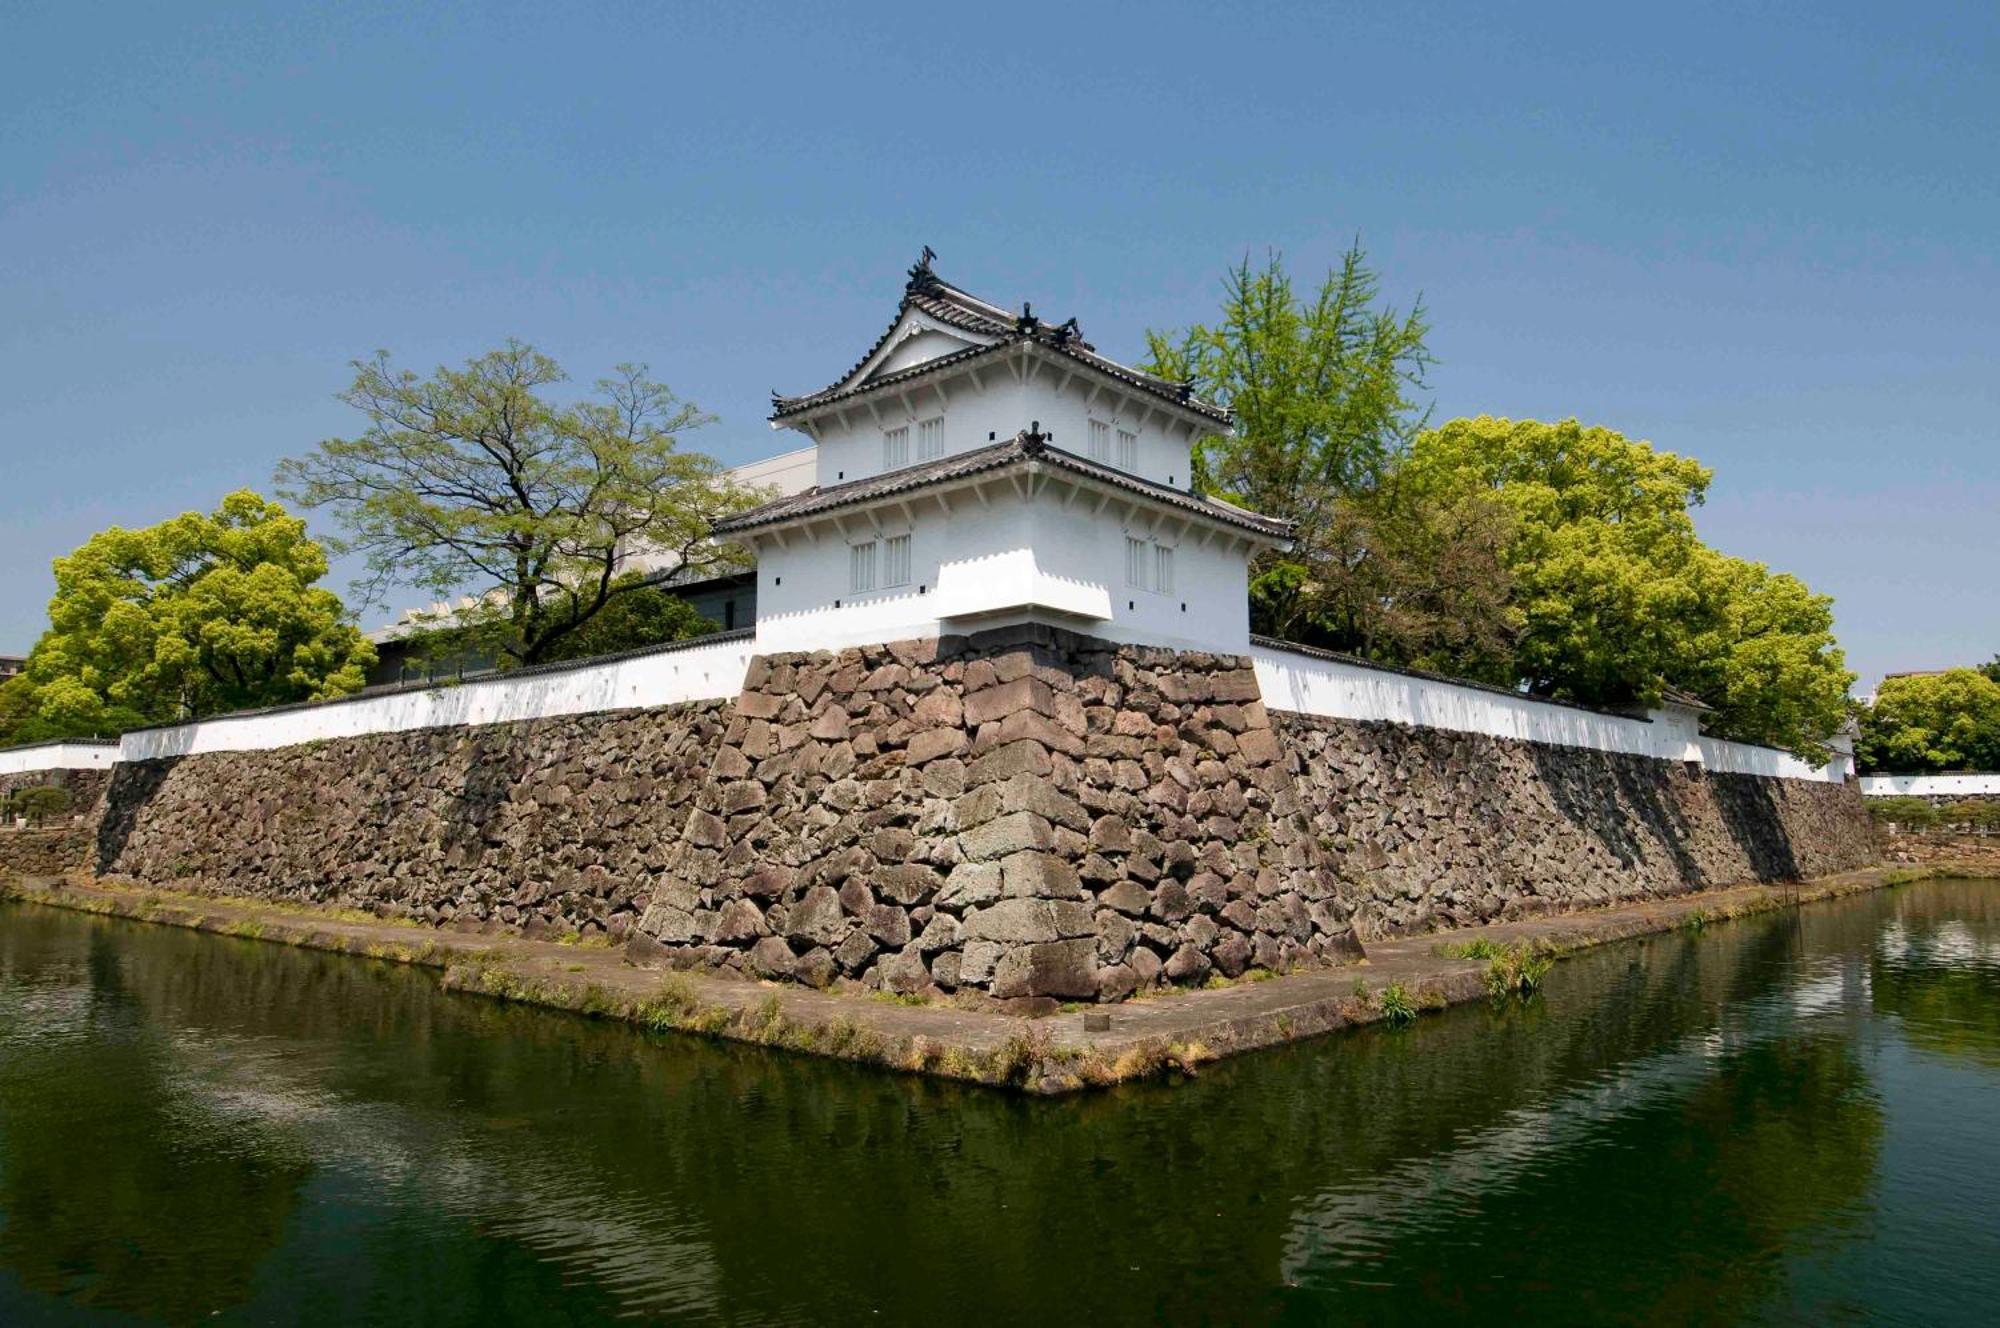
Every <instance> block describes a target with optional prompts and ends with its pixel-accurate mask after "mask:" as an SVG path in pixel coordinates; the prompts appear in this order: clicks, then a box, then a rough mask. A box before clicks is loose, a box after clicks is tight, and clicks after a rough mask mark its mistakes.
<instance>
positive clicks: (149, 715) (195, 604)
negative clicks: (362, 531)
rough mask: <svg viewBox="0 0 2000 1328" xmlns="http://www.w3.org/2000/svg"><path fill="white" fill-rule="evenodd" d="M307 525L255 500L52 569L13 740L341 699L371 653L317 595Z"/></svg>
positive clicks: (108, 541)
mask: <svg viewBox="0 0 2000 1328" xmlns="http://www.w3.org/2000/svg"><path fill="white" fill-rule="evenodd" d="M326 571H327V560H326V554H325V552H324V551H323V550H322V549H321V547H320V546H319V545H318V544H317V543H315V542H314V541H312V540H311V539H308V538H307V537H306V529H305V522H304V521H302V520H301V519H299V518H298V517H295V516H292V515H290V514H288V513H287V512H286V511H285V509H284V508H283V507H281V506H279V505H278V504H276V503H273V502H270V501H268V500H266V499H264V498H262V497H259V496H258V495H257V494H255V493H252V492H250V491H248V490H241V491H238V492H236V493H232V494H230V495H229V496H228V497H226V498H224V499H223V500H222V505H221V506H220V507H219V508H217V509H216V510H215V511H214V512H212V513H200V512H187V513H183V514H182V515H180V516H177V517H174V518H172V519H171V520H167V521H162V522H160V523H159V524H158V525H155V526H148V527H145V528H144V529H140V530H126V529H123V528H121V527H116V526H114V527H112V528H111V529H109V530H106V531H103V532H101V533H99V534H97V535H93V536H92V537H91V538H90V539H89V540H88V541H87V542H86V543H84V544H83V545H82V546H81V547H80V548H78V549H77V550H76V551H75V552H73V553H71V554H69V555H68V556H67V557H62V558H58V559H56V560H55V577H56V593H55V598H53V599H52V600H50V601H49V629H48V631H47V632H46V633H44V634H43V636H42V638H41V640H40V641H38V642H37V643H36V644H35V647H34V650H33V651H32V652H31V653H30V655H29V656H28V664H27V668H26V670H25V671H24V672H23V674H22V675H21V676H20V677H18V678H15V679H13V680H11V681H10V682H9V683H8V684H7V686H6V687H5V688H4V689H0V725H8V724H11V730H10V731H9V732H7V734H6V737H7V740H8V741H13V742H31V741H37V740H40V739H45V738H56V737H77V736H87V735H90V734H110V733H115V732H117V731H119V730H120V729H123V728H129V727H131V726H132V725H134V724H139V723H148V722H157V721H162V720H169V719H175V718H179V717H182V716H187V715H204V714H213V713H215V712H217V711H224V710H235V709H241V708H244V707H248V706H260V705H275V704H279V703H282V702H287V701H301V700H313V699H320V698H324V697H329V696H338V695H342V694H344V693H347V692H352V691H355V690H357V689H358V688H360V687H361V686H362V684H363V682H364V681H365V675H366V672H367V669H368V666H369V665H370V664H372V663H373V662H374V659H375V652H374V648H373V647H372V646H370V645H369V644H368V642H367V641H366V640H364V639H363V638H362V636H361V634H360V632H359V631H357V630H356V629H355V627H354V626H353V624H351V623H350V622H348V621H347V619H346V613H345V609H344V608H343V606H342V604H341V601H340V597H339V596H337V595H335V594H334V593H333V592H332V591H330V590H326V589H323V588H320V587H319V586H318V585H317V584H316V583H317V582H318V581H319V580H320V579H321V578H322V577H324V576H325V575H326Z"/></svg>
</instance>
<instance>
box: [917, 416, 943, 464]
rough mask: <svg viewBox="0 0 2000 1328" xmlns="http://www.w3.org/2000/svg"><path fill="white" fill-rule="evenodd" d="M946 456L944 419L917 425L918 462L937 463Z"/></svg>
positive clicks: (925, 421)
mask: <svg viewBox="0 0 2000 1328" xmlns="http://www.w3.org/2000/svg"><path fill="white" fill-rule="evenodd" d="M943 455H944V417H943V416H942V415H940V416H938V417H937V418H936V419H931V420H922V421H920V422H919V423H918V424H917V460H919V461H935V460H937V459H938V458H939V457H941V456H943Z"/></svg>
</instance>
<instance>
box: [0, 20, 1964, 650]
mask: <svg viewBox="0 0 2000 1328" xmlns="http://www.w3.org/2000/svg"><path fill="white" fill-rule="evenodd" d="M291 8H292V7H271V8H261V7H255V6H206V5H200V4H196V3H185V4H180V5H173V6H158V5H145V6H130V7H127V8H125V9H124V10H122V11H120V10H119V9H118V8H117V7H115V6H82V5H73V4H49V5H40V4H33V3H30V4H26V5H23V4H20V3H18V0H17V3H16V4H13V5H10V6H9V7H8V17H7V20H6V25H5V26H6V34H7V35H6V40H5V41H4V43H0V557H4V565H5V567H6V568H7V575H6V576H5V577H4V578H0V649H7V648H14V649H25V648H26V647H27V646H28V645H30V644H31V643H32V642H33V640H34V638H35V636H36V635H37V634H38V632H39V631H40V627H41V623H42V618H43V606H44V604H45V603H46V600H47V597H48V595H49V593H50V591H51V589H52V582H51V580H50V577H49V574H48V563H49V559H50V558H51V557H53V556H54V555H56V554H58V553H61V552H64V551H66V550H67V549H69V548H71V547H73V546H74V545H75V544H77V543H78V542H80V541H81V540H82V539H84V538H85V537H87V536H88V535H89V534H90V533H91V532H92V531H93V530H96V529H98V528H100V527H102V526H105V525H109V524H114V523H119V524H126V525H137V524H144V523H147V522H150V521H154V520H157V519H159V518H161V517H164V516H168V515H171V514H173V513H175V512H178V511H182V510H186V509H188V508H191V507H202V508H206V507H210V506H212V505H213V504H214V502H215V500H216V499H217V498H218V497H219V496H220V495H221V494H222V493H224V492H225V491H227V490H229V489H231V488H234V487H238V486H243V485H250V486H254V487H260V488H261V487H267V485H268V480H269V477H270V472H271V468H272V466H273V464H274V463H275V462H276V461H277V460H278V459H279V458H280V457H282V456H285V455H287V454H292V453H296V452H299V451H302V450H304V449H305V448H306V447H308V446H310V445H311V444H312V443H313V442H315V441H316V440H318V439H320V438H322V437H325V436H328V435H332V434H340V433H345V432H351V431H353V430H354V429H355V428H356V427H357V417H356V416H354V415H353V414H352V413H351V412H349V411H348V410H347V408H345V407H343V406H341V405H339V404H338V403H336V402H335V401H334V400H333V399H332V394H333V393H334V392H335V391H337V390H338V389H340V388H341V387H342V386H344V385H345V383H346V381H347V377H348V371H347V368H346V365H347V361H349V360H350V359H352V358H354V357H356V356H359V355H365V354H367V353H369V352H371V351H373V350H374V349H376V348H377V347H382V348H387V349H389V350H390V351H392V352H393V353H394V354H395V355H396V356H397V357H398V358H399V359H401V360H404V361H406V362H407V363H409V364H411V365H413V366H415V367H418V368H425V369H427V368H429V367H430V366H432V365H435V364H437V363H439V362H443V361H456V360H460V359H463V358H465V357H467V356H469V355H472V354H475V353H477V352H478V351H480V350H482V349H485V348H487V347H489V346H491V345H493V344H495V343H497V342H499V341H500V340H502V339H504V338H506V337H508V336H517V337H521V338H523V339H526V340H529V341H532V342H534V343H535V344H536V345H538V346H540V347H542V348H543V349H545V350H547V351H548V352H550V353H551V354H553V355H554V356H555V357H556V358H557V359H559V360H560V361H562V362H563V363H564V365H566V366H567V367H568V368H569V369H570V371H571V373H572V374H573V375H574V376H575V377H577V378H578V379H580V380H583V381H584V382H588V381H589V380H590V379H592V378H594V377H595V376H597V375H598V374H599V373H601V372H603V371H604V370H605V369H607V368H609V367H610V366H611V365H612V364H614V363H616V362H619V361H622V360H641V361H645V362H647V363H649V364H651V365H652V367H653V369H654V371H655V373H656V374H657V375H658V376H660V377H662V378H664V379H666V380H667V381H668V382H670V383H671V384H672V385H673V386H674V387H675V388H676V389H677V390H679V391H680V392H681V393H682V394H683V395H684V396H687V397H690V398H692V399H694V400H695V401H697V402H699V403H700V404H701V405H702V406H704V407H706V408H707V409H709V410H711V411H713V412H715V413H716V414H718V415H719V416H721V420H720V422H719V423H717V424H715V425H713V426H710V427H709V428H708V429H705V430H702V431H700V432H699V433H696V434H693V435H690V437H689V442H690V443H691V444H693V445H698V446H701V447H703V448H704V449H705V450H708V451H710V452H712V453H714V454H716V455H717V456H720V457H721V458H723V459H724V460H726V461H730V462H736V461H743V460H749V459H751V458H753V457H756V456H759V455H764V454H768V453H770V452H773V451H778V450H783V449H785V448H787V447H789V446H790V445H791V444H792V442H793V441H794V440H793V437H792V436H791V435H775V434H773V433H771V432H770V431H769V429H768V428H767V426H766V425H765V423H764V421H763V416H764V413H765V410H766V406H767V394H768V392H769V391H770V389H772V388H779V389H783V390H787V391H798V390H804V389H808V388H813V387H818V386H820V385H821V384H823V383H824V382H826V381H827V380H828V379H830V378H832V377H833V376H834V375H835V374H836V373H837V372H838V371H839V370H840V369H842V368H844V367H845V366H846V365H847V364H848V363H850V362H851V361H852V359H853V358H854V356H855V355H856V354H857V353H858V352H859V351H860V349H861V348H863V347H864V346H865V345H866V344H867V343H868V341H869V340H870V339H871V338H872V337H873V336H874V335H875V334H876V333H877V332H878V331H879V330H880V327H881V325H882V324H883V322H884V321H885V320H886V319H887V317H888V315H889V314H890V312H891V311H892V309H893V306H894V303H895V300H896V298H897V296H898V294H899V293H900V288H901V282H902V274H903V269H904V268H905V267H906V266H907V265H908V264H909V263H910V261H911V260H912V259H913V258H914V256H915V254H916V252H917V250H918V249H919V248H920V247H921V246H922V245H924V244H926V243H928V244H931V245H933V246H934V247H935V248H936V249H937V250H938V252H939V254H940V255H941V257H940V260H939V269H940V271H941V272H943V273H944V274H945V275H946V276H947V277H949V278H950V279H952V280H954V281H957V282H959V283H961V284H963V285H966V286H968V287H970V288H971V289H973V290H975V291H977V292H979V293H981V294H985V295H987V296H988V297H989V298H993V299H995V300H997V301H999V302H1002V303H1010V304H1011V303H1017V302H1018V301H1019V300H1021V299H1023V298H1028V299H1032V300H1033V301H1034V303H1035V307H1036V309H1037V311H1038V312H1042V313H1044V314H1048V315H1054V316H1057V317H1061V316H1065V315H1067V314H1070V313H1075V314H1076V315H1078V316H1079V318H1080V319H1081V321H1082V323H1083V326H1084V328H1085V330H1086V332H1087V333H1088V334H1089V335H1090V336H1091V337H1092V339H1093V340H1094V341H1096V343H1097V344H1098V345H1099V346H1100V347H1101V348H1103V349H1105V350H1107V351H1109V352H1110V353H1112V354H1115V355H1120V356H1125V357H1131V356H1136V355H1137V354H1138V353H1139V350H1140V348H1141V346H1142V344H1143V334H1144V330H1145V329H1146V328H1148V327H1173V326H1179V325H1183V324H1185V323H1187V322H1189V321H1191V320H1196V319H1202V318H1206V317H1209V316H1210V315H1212V314H1213V312H1214V310H1215V306H1216V302H1217V293H1218V276H1219V274H1220V272H1221V270H1222V269H1223V267H1224V266H1225V265H1226V264H1228V263H1230V262H1232V261H1234V260H1236V259H1237V258H1240V257H1241V256H1242V255H1243V254H1245V253H1246V252H1249V253H1252V254H1258V255H1261V253H1262V252H1263V251H1264V250H1265V249H1266V248H1277V249H1280V250H1282V251H1283V252H1284V253H1285V254H1286V256H1287V258H1288V259H1289V261H1290V263H1291V265H1292V266H1293V268H1294V269H1295V270H1296V271H1299V272H1300V273H1302V274H1310V273H1316V272H1318V271H1320V270H1322V269H1324V267H1325V266H1326V265H1327V264H1328V263H1330V262H1331V261H1332V260H1333V259H1334V258H1335V257H1336V256H1337V254H1338V252H1339V251H1340V249H1341V248H1342V247H1343V246H1344V245H1345V244H1346V243H1347V242H1348V241H1349V240H1350V239H1351V238H1352V237H1354V236H1356V235H1359V236H1360V237H1361V239H1362V241H1363V243H1364V244H1365V246H1366V247H1367V249H1368V250H1369V252H1370V254H1371V256H1372V257H1373V259H1374V260H1375V262H1376V263H1377V264H1378V266H1379V267H1380V268H1381V269H1382V271H1383V274H1384V277H1385V280H1386V283H1387V287H1388V291H1389V293H1390V296H1391V298H1392V299H1394V300H1395V301H1396V302H1398V303H1407V302H1408V301H1409V300H1410V299H1411V298H1413V297H1414V296H1416V295H1417V294H1418V293H1420V292H1421V294H1422V295H1423V297H1424V299H1425V300H1426V302H1427V303H1428V305H1429V307H1430V310H1431V313H1432V316H1433V319H1434V321H1435V323H1436V334H1435V338H1434V342H1433V345H1434V349H1435V351H1436V353H1437V355H1438V358H1439V361H1440V363H1439V364H1438V366H1437V369H1436V371H1435V374H1434V376H1433V393H1432V395H1433V399H1434V406H1435V410H1436V412H1437V415H1438V417H1439V418H1449V417H1451V416H1453V415H1460V414H1472V413H1479V412H1487V413H1492V414H1503V415H1511V416H1516V417H1539V418H1558V417H1562V416H1566V415H1575V416H1578V417H1580V418H1582V419H1584V420H1586V421H1588V422H1593V423H1601V424H1605V425H1608V426H1610V427H1613V428H1616V429H1619V430H1622V431H1623V432H1625V433H1627V434H1629V435H1632V436H1636V437H1643V438H1647V439H1650V440H1651V441H1653V442H1654V443H1655V444H1657V445H1658V446H1661V447H1664V448H1669V449H1672V450H1674V451H1678V452H1683V453H1687V454H1691V455H1694V456H1697V457H1699V458H1701V460H1703V461H1704V462H1706V463H1707V464H1709V465H1711V466H1713V467H1714V468H1715V470H1716V481H1715V486H1714V490H1713V493H1712V495H1711V498H1710V501H1709V503H1708V505H1707V507H1706V508H1705V509H1703V511H1702V512H1701V513H1700V514H1699V521H1700V525H1701V528H1702V530H1703V532H1704V534H1705V535H1706V536H1707V538H1708V539H1710V541H1711V542H1713V543H1715V544H1717V545H1719V546H1720V547H1722V548H1724V549H1726V550H1728V551H1730V552H1732V553H1736V554H1741V555H1745V556H1748V557H1753V558H1758V559H1762V560H1764V561H1767V562H1769V563H1771V564H1772V565H1774V566H1776V567H1780V568H1784V569H1786V570H1790V571H1794V572H1797V573H1798V574H1799V575H1801V576H1803V577H1804V578H1805V579H1806V580H1807V581H1808V582H1809V583H1810V584H1812V585H1813V586H1814V587H1815V588H1818V589H1821V590H1825V591H1827V592H1830V593H1831V594H1833V595H1834V596H1835V597H1836V600H1837V608H1838V614H1839V626H1840V632H1841V636H1842V639H1843V641H1844V643H1845V644H1846V646H1847V648H1848V651H1849V656H1850V662H1851V664H1852V665H1853V666H1854V667H1855V668H1856V670H1857V671H1858V672H1859V673H1861V674H1862V686H1864V687H1865V686H1867V685H1868V684H1869V683H1871V682H1872V681H1873V680H1874V679H1875V678H1876V677H1878V676H1879V675H1880V674H1881V673H1882V672H1884V671H1885V670H1894V669H1904V668H1920V667H1929V666H1935V665H1941V664H1946V663H1953V662H1962V661H1975V660H1982V659H1985V658H1987V657H1988V656H1990V655H1991V654H1993V653H1994V652H1995V651H1996V650H2000V576H1996V575H1995V571H1996V569H1995V557H1994V555H1995V551H1996V544H2000V537H1996V519H1995V518H1996V512H2000V258H1996V245H1997V244H2000V131H1996V128H1995V126H1996V125H2000V7H1996V6H1994V5H1992V4H1991V3H1986V4H1970V5H1963V6H1951V5H1928V4H1927V5H1898V6H1887V5H1881V4H1860V5H1832V4H1801V5H1759V6H1754V7H1752V6H1740V5H1727V6H1717V7H1712V8H1711V7H1708V6H1704V5H1680V6H1673V7H1656V6H1655V7H1643V8H1642V7H1638V6H1607V5H1602V4H1592V5H1579V6H1574V7H1554V6H1535V5H1527V6H1497V5H1471V4H1468V5H1463V6H1433V5H1426V4H1421V3H1405V4H1400V5H1394V6H1390V5H1365V6H1364V5H1341V6H1336V5H1300V6H1284V5H1260V6H1255V7H1245V10H1246V12H1245V13H1242V14H1233V13H1229V12H1227V11H1226V10H1225V7H1223V6H1217V5H1200V6H1181V5H1175V4H1164V3H1155V4H1144V5H1129V6H1123V5H1077V4H1067V5H1046V6H1045V5H1040V4H1032V3H1013V4H1006V5H979V6H970V5H968V6H941V5H924V6H907V7H906V6H900V5H888V4H874V5H845V6H810V7H808V6H798V7H796V8H792V7H782V8H781V7H775V6H764V5H749V4H744V5H734V6H728V7H723V6H712V7H703V8H701V9H696V8H694V7H682V6H667V5H632V6H619V5H568V6H563V5H552V4H533V5H506V4H481V5H463V6H455V5H431V6H425V7H422V9H421V11H420V12H419V11H418V10H417V7H414V6H404V5H382V6H371V5H363V4H351V5H343V6H339V7H324V12H320V13H316V14H306V13H304V12H303V9H304V7H298V8H299V9H300V11H301V12H297V13H293V12H288V11H289V10H290V9H291ZM1753 8H1754V10H1755V12H1754V13H1739V12H1737V11H1738V10H1750V9H1753ZM379 616H380V615H379V614H377V615H370V617H371V619H373V618H377V617H379Z"/></svg>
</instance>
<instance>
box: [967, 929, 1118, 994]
mask: <svg viewBox="0 0 2000 1328" xmlns="http://www.w3.org/2000/svg"><path fill="white" fill-rule="evenodd" d="M993 994H994V995H995V996H997V997H999V998H1001V999H1003V1000H1005V999H1008V998H1011V997H1016V996H1049V997H1055V998H1057V999H1073V998H1079V997H1094V996H1096V995H1097V955H1096V951H1095V947H1094V945H1093V944H1092V943H1091V942H1090V941H1088V940H1075V941H1049V942H1044V943H1041V944H1037V945H1029V946H1026V947H1023V948H1021V949H1016V950H1009V951H1008V952H1007V953H1005V954H1003V955H1001V956H1000V962H999V963H998V964H997V965H996V966H995V968H994V973H993Z"/></svg>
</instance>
